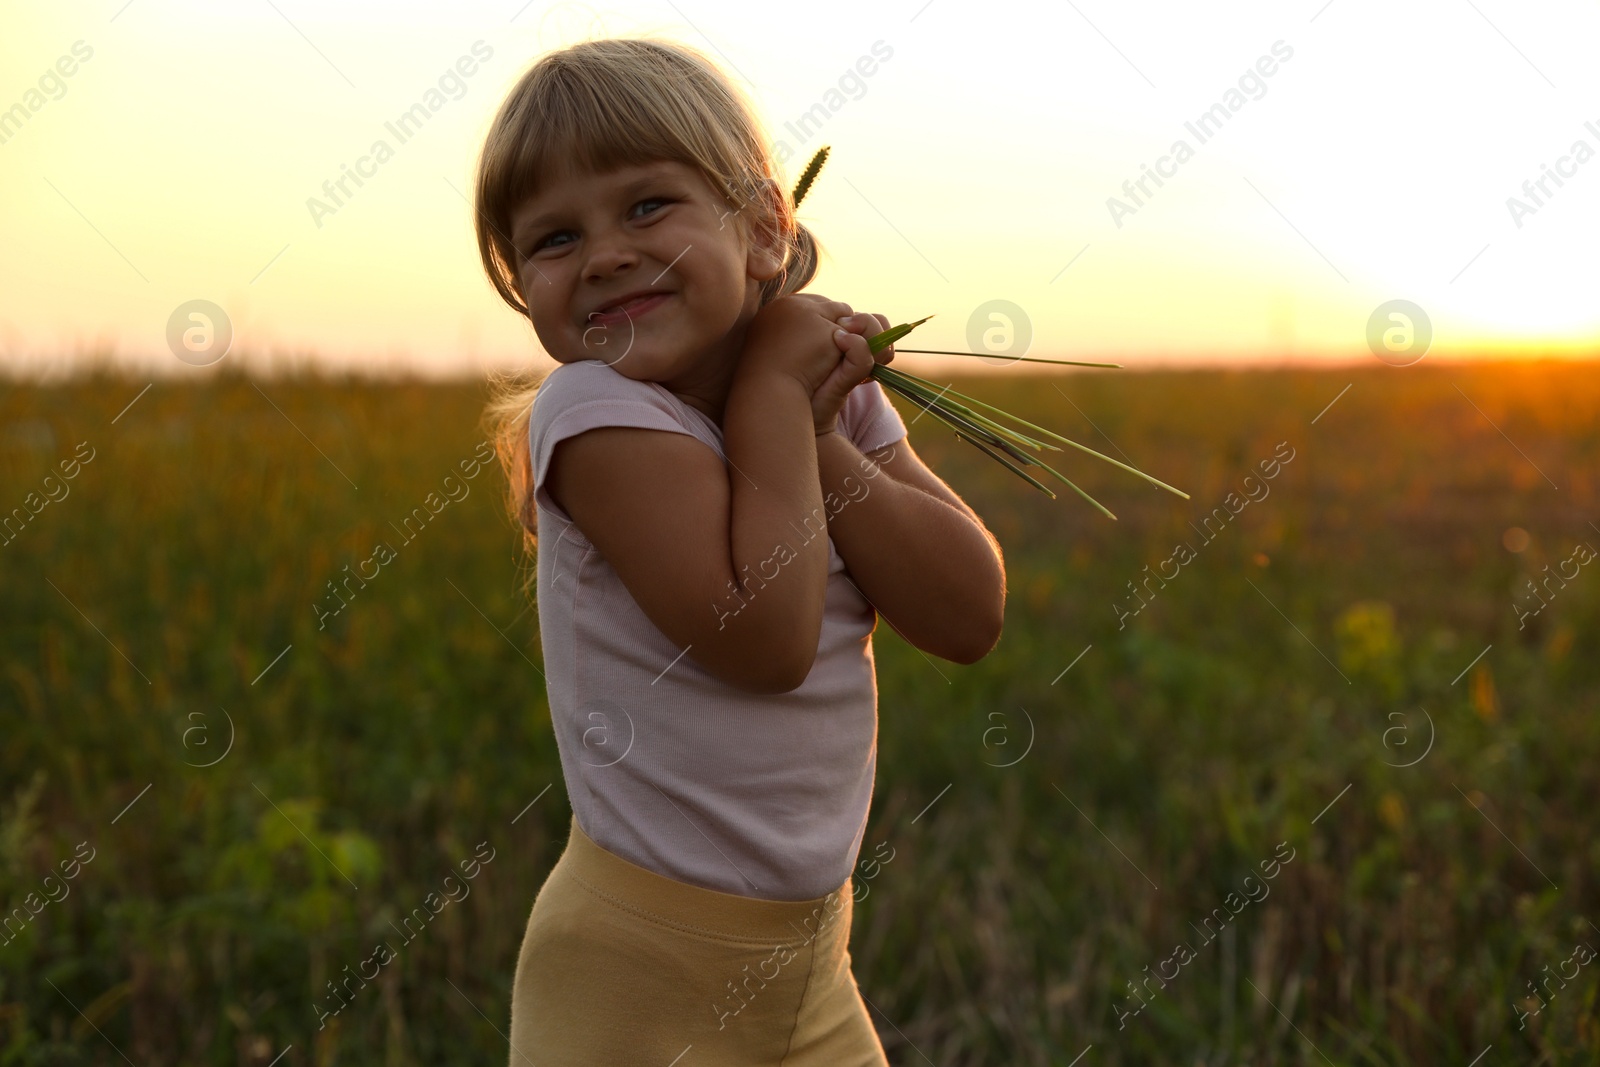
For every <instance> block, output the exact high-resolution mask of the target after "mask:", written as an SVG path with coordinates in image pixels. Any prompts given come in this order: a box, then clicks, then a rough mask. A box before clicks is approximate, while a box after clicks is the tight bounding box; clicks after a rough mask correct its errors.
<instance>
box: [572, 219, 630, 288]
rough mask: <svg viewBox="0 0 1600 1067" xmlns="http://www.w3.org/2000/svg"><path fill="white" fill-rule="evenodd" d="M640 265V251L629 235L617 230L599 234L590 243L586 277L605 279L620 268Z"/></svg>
mask: <svg viewBox="0 0 1600 1067" xmlns="http://www.w3.org/2000/svg"><path fill="white" fill-rule="evenodd" d="M638 265H639V253H638V252H637V251H636V250H635V249H634V247H633V244H632V242H631V241H630V240H629V239H628V237H627V235H626V234H624V233H621V232H620V231H617V230H611V231H608V232H606V233H601V234H597V235H596V236H595V237H594V238H593V240H592V242H591V243H590V245H589V258H588V260H587V261H586V262H585V263H584V277H585V278H587V279H588V280H590V281H603V280H604V279H606V278H609V277H610V276H611V275H613V274H615V273H616V272H617V271H618V270H619V269H624V268H627V267H636V266H638Z"/></svg>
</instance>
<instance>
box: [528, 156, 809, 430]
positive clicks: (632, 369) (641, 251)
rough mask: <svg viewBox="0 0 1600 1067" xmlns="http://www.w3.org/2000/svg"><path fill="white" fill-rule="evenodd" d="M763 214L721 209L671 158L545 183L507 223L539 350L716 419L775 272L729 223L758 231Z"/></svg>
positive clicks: (766, 242) (756, 244) (771, 257)
mask: <svg viewBox="0 0 1600 1067" xmlns="http://www.w3.org/2000/svg"><path fill="white" fill-rule="evenodd" d="M764 206H765V205H763V204H761V203H759V202H754V201H752V202H750V203H747V204H744V205H741V206H739V207H737V208H734V207H732V206H730V205H729V204H728V202H727V201H726V200H725V199H724V197H723V196H722V195H721V194H719V193H718V192H717V191H716V190H715V189H713V188H712V186H711V185H710V183H709V182H708V181H707V180H706V179H705V177H704V176H703V175H702V174H701V173H700V172H699V171H698V170H697V169H695V168H694V167H691V166H688V165H686V164H683V163H679V162H676V161H668V160H658V161H655V162H651V163H644V164H629V165H624V166H621V167H618V168H617V169H615V170H611V171H606V172H604V173H594V172H592V171H589V170H587V169H581V168H579V167H577V166H576V165H570V164H569V165H567V166H566V167H565V168H564V169H563V170H562V171H561V172H560V173H557V174H554V175H548V176H546V180H544V181H543V182H541V184H540V186H539V187H538V189H537V190H536V192H535V193H534V194H533V195H531V196H529V197H528V198H527V199H526V200H525V201H524V202H523V203H522V204H521V206H520V207H519V208H518V209H517V210H516V211H515V212H514V213H513V214H512V217H511V241H512V244H513V245H514V247H515V248H516V254H517V262H518V279H517V280H518V285H519V288H520V289H521V291H522V295H523V299H524V300H525V301H526V302H527V305H528V309H529V312H530V316H531V318H532V321H533V326H534V331H535V333H537V335H538V337H539V342H540V344H541V345H543V346H544V349H545V351H547V352H548V353H549V354H550V355H551V357H552V358H554V359H556V360H558V361H559V362H562V363H573V362H578V361H581V360H589V359H598V360H600V361H602V362H604V363H607V364H609V365H611V366H613V367H615V368H616V370H617V371H618V372H619V373H621V374H624V375H626V376H627V377H629V378H633V379H635V380H637V381H653V382H659V383H660V384H662V385H664V386H666V387H667V388H668V389H670V390H671V391H672V392H673V393H674V394H676V395H678V396H679V397H680V398H681V399H683V400H684V401H685V402H686V403H689V404H692V405H694V406H695V407H697V408H699V409H700V410H702V411H704V412H706V414H708V415H710V416H711V417H712V418H714V419H716V420H717V421H718V422H720V421H721V410H722V405H723V402H724V400H725V398H726V394H727V386H728V383H729V382H730V381H731V379H732V374H733V369H734V365H735V363H736V361H737V359H738V355H739V351H740V349H741V348H742V346H743V339H744V331H745V327H746V326H747V325H748V324H749V322H750V319H751V318H752V317H754V315H755V313H756V311H757V310H758V308H759V306H760V294H761V289H760V283H761V282H762V281H764V280H766V279H768V278H772V277H775V276H776V275H777V273H778V271H779V269H780V267H781V258H780V257H781V255H782V253H781V245H780V244H779V242H778V241H777V239H776V237H764V238H763V239H760V240H756V241H751V240H748V239H746V238H745V236H744V231H743V229H742V228H741V227H740V226H739V225H738V223H739V222H741V221H742V222H744V223H745V224H746V226H747V227H749V228H750V229H751V231H752V232H753V233H756V234H758V235H765V234H770V233H771V224H770V212H769V213H768V215H767V216H766V218H767V220H768V221H766V223H765V225H763V217H762V216H761V215H760V214H759V212H760V211H761V210H762V208H763V207H764ZM739 212H744V213H746V214H745V216H744V218H743V219H735V218H734V215H735V214H737V213H739Z"/></svg>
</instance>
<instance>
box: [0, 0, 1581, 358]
mask: <svg viewBox="0 0 1600 1067" xmlns="http://www.w3.org/2000/svg"><path fill="white" fill-rule="evenodd" d="M6 22H7V32H6V33H5V34H4V35H3V36H0V71H3V72H4V76H3V78H0V230H3V233H4V244H3V248H4V252H3V254H0V294H3V296H0V361H3V363H4V364H5V365H6V366H7V367H9V368H11V369H13V370H14V371H15V370H31V371H51V370H60V369H62V368H64V367H69V366H71V365H73V363H74V361H75V360H78V359H81V358H83V354H84V353H87V352H90V351H94V350H102V351H110V352H112V353H113V354H114V360H115V362H117V363H119V364H121V365H126V366H128V367H130V368H138V370H139V372H140V373H147V372H148V373H160V374H178V373H194V372H195V368H193V367H190V366H188V365H186V364H184V363H183V362H180V361H179V360H178V359H176V358H175V357H174V356H173V354H172V352H171V351H169V347H168V341H167V326H168V320H169V318H170V317H171V316H172V313H173V311H174V309H176V308H178V307H179V306H180V305H183V304H184V303H185V302H187V301H191V300H197V299H203V300H209V301H211V302H213V303H215V304H216V305H218V306H220V307H221V308H222V309H223V310H224V312H225V313H226V315H227V317H228V319H229V321H230V322H231V324H232V329H233V343H232V344H233V347H232V351H231V353H230V355H229V356H228V357H226V358H228V359H230V360H235V361H243V362H245V363H246V364H247V365H250V366H255V367H259V368H268V367H271V366H282V365H286V364H287V363H288V362H290V361H292V360H295V359H302V358H304V355H305V354H307V353H314V358H315V360H316V361H318V362H321V363H324V364H328V365H335V366H340V367H365V368H381V367H394V366H404V367H407V368H412V369H416V370H419V371H421V372H424V373H428V374H479V373H482V372H483V371H484V370H485V369H487V368H490V367H513V366H528V365H530V364H532V365H535V366H539V365H547V364H548V362H549V361H548V359H547V358H546V357H545V356H543V355H542V354H541V353H540V351H539V350H538V348H537V345H536V342H535V339H534V337H533V334H532V331H531V328H530V327H528V326H527V325H526V323H525V322H523V321H522V320H520V319H519V318H518V317H517V316H516V315H515V314H514V313H513V312H512V311H511V310H510V309H509V308H507V307H505V306H504V305H503V304H502V303H501V302H500V301H499V299H498V298H497V297H496V296H495V295H494V293H493V291H492V289H491V288H490V286H489V284H488V281H487V279H486V278H485V277H484V275H483V272H482V269H481V267H480V265H479V262H478V256H477V249H476V244H475V240H474V236H473V231H472V225H471V217H470V210H469V206H468V203H467V201H466V199H465V197H466V196H469V195H470V191H471V187H472V173H473V168H474V163H475V158H476V153H477V151H478V148H479V146H480V144H481V142H482V138H483V134H484V132H485V130H486V128H487V126H488V123H489V121H490V119H491V117H492V115H493V113H494V110H495V109H496V107H497V106H498V105H499V103H500V101H501V100H502V99H503V97H504V96H505V94H506V92H507V91H508V90H509V88H510V86H511V85H512V83H513V82H514V81H515V80H516V79H517V78H518V76H519V75H520V74H521V73H522V72H523V71H524V70H526V69H527V67H528V66H529V65H530V64H531V63H533V62H534V61H535V60H536V58H537V57H538V56H539V55H540V54H542V53H544V52H546V51H549V50H551V49H554V48H559V47H562V46H564V45H567V44H571V43H574V42H576V41H579V40H582V39H585V38H588V37H592V36H630V35H652V36H664V37H669V38H671V39H673V40H676V41H680V42H682V43H685V44H688V45H690V46H692V47H694V48H697V49H699V50H701V51H703V52H704V53H705V54H706V55H707V56H708V57H710V58H711V59H712V60H713V61H715V62H716V63H717V64H718V65H719V66H721V67H722V69H723V70H725V71H726V72H727V73H728V74H729V76H730V77H731V78H732V79H733V81H734V82H735V83H736V84H737V85H738V86H739V87H740V88H741V89H742V90H743V91H744V92H746V93H747V94H748V95H749V97H750V99H751V100H752V101H753V103H754V104H755V106H756V107H757V109H758V112H759V115H760V118H761V119H762V121H763V122H764V123H765V124H766V126H767V128H768V130H769V132H770V133H771V135H772V137H773V138H774V140H775V141H776V142H781V143H782V147H783V149H786V150H787V153H788V155H789V158H788V159H787V161H786V162H785V163H784V164H783V167H782V169H783V171H784V174H785V177H786V179H787V180H788V181H790V182H792V180H793V179H794V177H795V176H797V174H798V172H799V170H800V169H801V167H802V166H803V165H804V162H805V160H806V159H807V158H808V157H809V156H810V154H811V153H812V152H813V151H815V150H816V148H818V147H820V146H821V145H823V144H828V145H831V146H832V156H831V158H830V161H829V163H828V165H827V167H826V169H825V170H824V171H823V174H822V176H821V177H820V178H819V180H818V182H817V184H816V186H815V187H814V189H813V190H812V192H811V193H810V195H809V196H808V197H807V199H806V202H805V204H804V205H803V206H802V208H801V218H802V221H804V222H806V224H807V225H808V226H810V227H811V228H812V230H813V232H815V233H816V234H817V236H818V238H819V239H820V241H821V242H822V244H823V246H824V249H825V258H824V264H823V268H822V270H821V272H820V273H819V275H818V277H817V279H816V281H815V282H814V283H813V285H812V286H811V291H814V292H820V293H824V294H826V295H828V296H831V297H835V298H838V299H842V300H846V301H848V302H849V303H851V304H852V305H853V306H854V307H855V308H856V309H857V310H868V311H875V312H879V313H882V314H885V315H887V316H888V317H889V318H890V319H891V320H892V321H896V322H900V321H906V320H909V319H913V318H920V317H921V316H924V315H928V314H930V313H932V314H935V315H936V318H935V319H934V320H933V321H932V322H930V323H928V324H927V325H926V326H924V327H922V328H921V329H920V330H919V331H918V333H917V335H916V338H917V340H918V341H919V342H921V347H929V348H959V349H968V350H970V344H971V342H970V340H969V337H970V336H972V335H969V330H968V326H969V323H972V322H974V321H975V315H976V316H977V321H979V322H980V323H984V324H987V325H989V326H993V325H995V324H996V323H998V322H999V321H1000V320H994V319H987V318H984V314H985V313H984V312H983V311H981V310H980V309H984V308H985V306H986V305H988V303H989V302H990V301H1006V302H1008V303H1009V304H1010V305H1012V306H1014V308H1015V309H1020V315H1021V316H1024V317H1025V320H1026V328H1027V329H1028V330H1030V331H1031V335H1032V340H1031V344H1030V346H1029V348H1028V354H1030V355H1037V356H1046V357H1051V356H1053V357H1060V358H1069V359H1071V358H1078V359H1104V358H1111V359H1118V360H1121V361H1122V362H1124V363H1126V364H1128V365H1129V366H1136V365H1156V364H1161V363H1199V362H1218V361H1234V360H1241V361H1267V362H1278V361H1283V360H1293V361H1304V362H1326V361H1335V360H1339V361H1344V360H1361V361H1370V360H1372V359H1373V356H1372V354H1371V353H1370V352H1369V351H1368V340H1367V337H1368V324H1369V320H1370V319H1371V318H1372V316H1373V313H1374V310H1375V309H1377V308H1378V307H1379V306H1380V305H1383V304H1385V303H1386V302H1388V301H1391V300H1397V299H1403V300H1408V301H1411V302H1413V303H1414V304H1415V305H1417V306H1418V307H1420V308H1421V309H1423V311H1424V312H1425V313H1426V315H1427V316H1428V319H1429V320H1430V321H1431V328H1432V332H1433V341H1432V352H1433V353H1434V354H1436V355H1437V356H1438V357H1440V358H1469V357H1473V356H1475V355H1480V354H1491V353H1504V352H1509V351H1512V350H1523V351H1531V352H1539V353H1548V354H1555V355H1562V356H1577V355H1592V354H1594V352H1595V351H1596V350H1597V348H1600V301H1597V300H1596V298H1595V294H1596V293H1597V292H1600V257H1596V255H1595V245H1594V242H1595V239H1596V236H1597V235H1600V102H1597V101H1600V92H1596V88H1597V82H1600V68H1597V67H1596V65H1595V64H1594V62H1593V57H1592V54H1591V53H1592V46H1593V42H1594V41H1595V40H1596V39H1600V12H1597V10H1596V9H1595V7H1594V6H1593V5H1592V4H1590V5H1584V4H1578V3H1571V2H1565V3H1552V4H1548V5H1540V6H1538V7H1529V6H1525V5H1516V4H1511V3H1508V2H1506V0H1449V2H1443V0H1439V2H1434V0H1423V2H1418V3H1410V4H1405V5H1399V6H1396V5H1390V4H1382V3H1377V2H1374V0H1331V2H1329V0H1309V2H1305V3H1274V4H1267V3H1240V4H1228V5H1190V4H1179V3H1175V2H1166V3H1144V4H1137V5H1130V4H1112V3H1107V2H1105V0H1071V2H1068V3H1064V4H1060V5H1055V4H1051V5H1041V4H1035V3H1004V2H1002V3H989V4H983V5H973V4H968V3H957V2H955V0H931V2H928V0H907V2H904V3H900V2H896V3H883V4H871V5H864V4H843V3H833V2H813V3H808V4H805V5H768V4H751V3H747V2H746V3H737V4H735V3H725V2H711V0H671V2H662V3H654V2H643V3H629V4H595V5H593V6H591V5H587V4H577V3H564V4H554V5H551V4H544V3H541V2H539V0H534V2H533V3H528V4H526V5H524V3H523V0H504V2H499V0H496V2H479V0H465V2H454V3H450V4H445V3H432V4H425V3H383V4H378V3H367V4H361V3H354V2H333V0H319V2H317V3H312V2H310V0H229V2H227V3H215V2H212V3H198V2H184V0H103V2H102V0H93V2H86V3H74V4H60V5H44V4H26V5H14V6H13V7H12V8H11V9H10V10H8V13H7V18H6ZM864 57H868V59H867V61H865V62H864V61H863V58H864ZM463 60H465V62H463ZM468 68H470V69H471V71H472V73H470V74H466V75H463V74H461V73H459V72H460V71H462V70H464V69H468ZM869 69H870V70H871V73H870V74H862V73H861V71H862V70H869ZM419 102H420V103H422V104H423V105H424V108H425V109H427V111H428V118H427V120H426V121H425V122H422V123H419V124H417V126H416V127H414V128H412V129H410V131H409V136H407V137H406V138H405V139H404V140H401V139H400V138H398V137H397V136H395V133H394V131H393V130H392V129H391V126H392V124H393V123H394V122H395V121H396V120H397V118H398V117H399V116H400V115H402V114H404V113H405V112H407V110H408V109H410V108H412V107H413V105H416V104H418V103H419ZM807 114H809V115H811V116H812V118H811V125H809V126H807V127H805V128H802V127H801V126H800V125H799V124H798V123H799V121H800V119H801V117H802V116H805V115H807ZM1207 116H1209V121H1205V119H1206V117H1207ZM379 140H384V141H386V142H387V144H388V145H389V147H390V148H391V149H392V153H391V154H390V155H389V156H388V157H387V158H385V159H384V161H383V162H381V163H374V162H372V161H370V160H368V162H366V163H364V164H362V166H363V167H365V169H366V170H367V172H368V173H367V176H366V177H365V178H364V180H363V182H362V184H361V185H359V186H353V185H347V188H348V189H351V190H352V192H351V195H348V196H344V197H341V198H340V199H341V200H342V203H340V204H338V205H337V207H336V208H335V209H334V210H331V211H329V210H327V207H328V206H329V204H330V203H331V202H330V201H329V199H328V198H327V196H326V195H325V192H324V183H325V182H333V181H337V180H338V179H339V178H340V176H341V174H342V173H343V168H345V167H352V168H354V167H356V166H357V165H358V162H359V161H360V160H361V159H362V157H365V156H369V155H370V154H371V152H372V146H373V145H374V143H375V142H376V141H379ZM1150 173H1155V174H1156V175H1157V176H1158V177H1159V179H1160V181H1159V184H1158V183H1157V181H1156V179H1155V178H1151V177H1148V176H1147V175H1148V174H1150ZM1141 179H1142V181H1143V188H1142V189H1141V187H1140V184H1139V183H1140V182H1141ZM313 199H315V200H319V201H321V203H322V205H323V207H322V208H321V209H318V207H317V205H316V204H315V203H308V201H312V200H313ZM1013 316H1014V317H1015V313H1013ZM1010 325H1011V326H1013V327H1017V326H1018V323H1017V322H1015V321H1013V322H1011V323H1010ZM976 336H980V337H981V336H982V330H981V329H980V330H978V331H977V333H976ZM911 358H912V357H907V359H908V360H909V359H911ZM953 362H954V361H953V360H952V361H946V362H944V363H937V362H935V361H932V360H929V361H928V362H926V363H924V364H923V366H925V367H929V368H933V367H939V366H949V365H950V364H951V363H953ZM975 362H976V361H969V363H968V364H963V366H968V365H970V363H975ZM908 366H913V367H914V366H915V364H910V363H908Z"/></svg>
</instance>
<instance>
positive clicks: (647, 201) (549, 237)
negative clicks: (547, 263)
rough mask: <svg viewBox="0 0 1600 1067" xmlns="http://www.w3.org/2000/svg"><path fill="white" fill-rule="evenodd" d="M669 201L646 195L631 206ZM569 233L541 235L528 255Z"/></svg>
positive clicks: (664, 198) (568, 231)
mask: <svg viewBox="0 0 1600 1067" xmlns="http://www.w3.org/2000/svg"><path fill="white" fill-rule="evenodd" d="M670 203H672V200H671V198H670V197H665V196H648V197H645V198H644V199H643V200H640V201H638V202H636V203H635V204H634V205H633V206H634V207H638V206H639V205H640V204H670ZM571 233H572V231H571V230H557V231H556V232H554V233H551V234H548V235H547V236H545V237H541V238H540V239H539V240H537V241H535V242H534V244H533V247H531V248H530V249H529V250H528V252H529V254H530V255H531V254H533V253H537V252H541V251H543V250H544V249H545V248H546V247H548V246H549V245H550V242H551V241H553V240H554V239H555V238H557V237H562V236H566V235H569V234H571Z"/></svg>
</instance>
